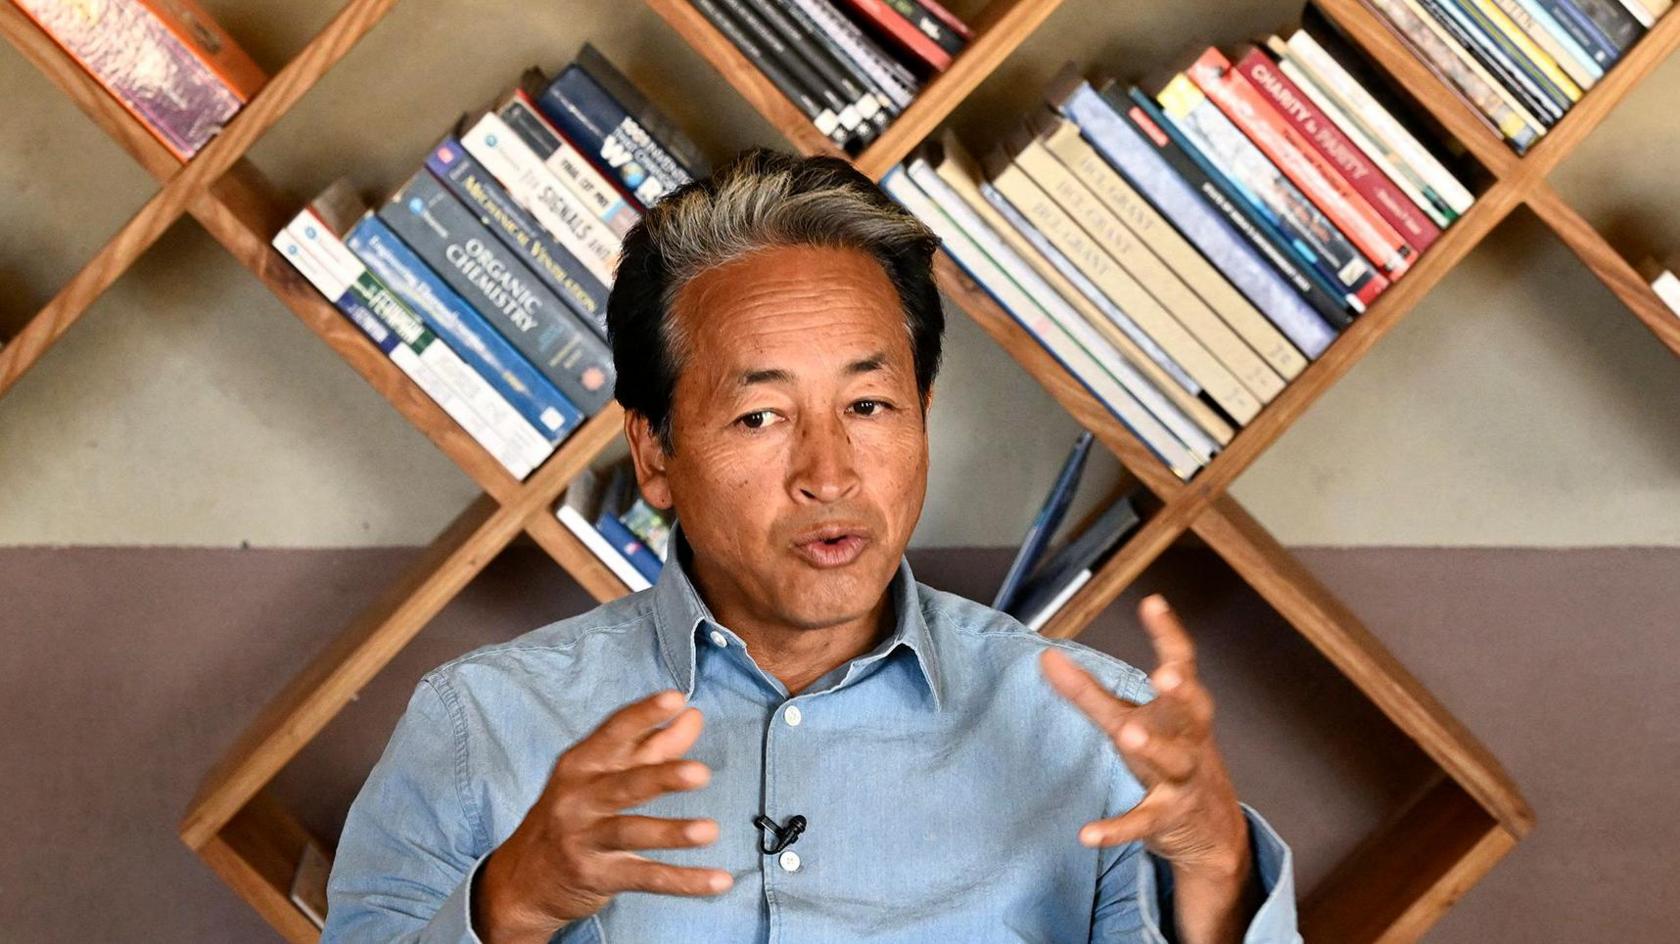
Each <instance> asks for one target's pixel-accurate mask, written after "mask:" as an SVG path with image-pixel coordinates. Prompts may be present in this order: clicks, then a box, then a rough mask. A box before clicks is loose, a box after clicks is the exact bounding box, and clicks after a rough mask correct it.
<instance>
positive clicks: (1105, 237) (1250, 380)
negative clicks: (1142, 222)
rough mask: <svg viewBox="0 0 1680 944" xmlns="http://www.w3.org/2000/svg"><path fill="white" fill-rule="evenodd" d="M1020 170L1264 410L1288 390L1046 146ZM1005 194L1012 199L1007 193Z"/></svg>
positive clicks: (1028, 151)
mask: <svg viewBox="0 0 1680 944" xmlns="http://www.w3.org/2000/svg"><path fill="white" fill-rule="evenodd" d="M1015 165H1016V166H1017V167H1019V168H1020V169H1021V170H1022V171H1023V172H1024V173H1025V174H1026V175H1027V177H1028V178H1029V179H1031V180H1032V182H1033V183H1035V184H1037V185H1038V188H1039V190H1041V191H1042V192H1043V193H1044V195H1045V196H1048V197H1049V198H1050V199H1051V201H1052V202H1054V203H1055V204H1056V205H1057V206H1059V207H1061V209H1062V212H1063V213H1065V214H1067V216H1068V217H1069V218H1071V219H1072V220H1073V221H1074V222H1076V223H1078V224H1079V226H1080V227H1081V228H1082V229H1083V230H1084V231H1085V233H1086V234H1087V235H1088V236H1090V237H1091V238H1092V239H1094V240H1095V241H1096V243H1097V245H1100V246H1102V247H1103V248H1104V249H1106V250H1107V251H1108V254H1109V255H1110V256H1112V257H1113V258H1114V259H1115V261H1117V262H1119V263H1120V265H1121V266H1122V267H1123V268H1125V269H1126V271H1127V272H1129V273H1130V274H1131V276H1132V277H1133V278H1134V279H1136V280H1137V282H1138V284H1139V285H1142V286H1143V288H1144V290H1145V291H1147V292H1148V293H1149V294H1150V295H1151V296H1152V297H1153V298H1154V299H1155V300H1156V301H1157V302H1159V303H1160V305H1161V307H1162V308H1164V309H1166V310H1167V313H1168V314H1170V315H1171V316H1172V317H1173V319H1174V320H1176V321H1177V322H1178V324H1179V325H1181V326H1182V327H1183V328H1184V330H1185V331H1187V332H1188V333H1189V334H1190V336H1191V337H1193V338H1195V339H1196V340H1197V341H1199V342H1200V343H1201V344H1202V346H1203V347H1204V348H1206V349H1207V351H1208V352H1209V353H1210V354H1212V355H1213V356H1214V358H1215V359H1216V360H1218V362H1219V363H1220V365H1221V366H1223V367H1224V368H1225V369H1226V370H1228V371H1230V373H1231V374H1232V376H1234V377H1235V378H1236V379H1237V382H1238V383H1240V384H1241V385H1242V386H1243V388H1244V389H1246V390H1247V391H1248V392H1249V393H1250V394H1252V395H1253V396H1254V399H1255V400H1257V401H1259V402H1260V403H1261V404H1262V405H1264V404H1266V403H1270V402H1271V401H1272V398H1274V397H1276V396H1277V395H1278V394H1279V393H1280V392H1282V391H1283V378H1281V377H1279V376H1278V375H1277V372H1276V371H1274V370H1272V369H1271V367H1270V366H1268V365H1267V364H1266V362H1265V360H1263V359H1262V358H1261V357H1260V356H1259V355H1258V354H1256V353H1254V351H1252V350H1251V349H1249V347H1248V345H1246V344H1244V343H1243V341H1242V339H1241V338H1239V337H1237V334H1236V332H1235V331H1232V330H1231V328H1230V326H1229V325H1227V324H1225V322H1223V321H1221V320H1220V319H1219V316H1218V315H1216V314H1214V312H1213V309H1211V308H1209V307H1208V305H1207V303H1206V302H1204V301H1202V300H1201V298H1200V297H1198V296H1197V295H1196V293H1194V292H1192V291H1190V288H1189V286H1187V285H1185V284H1184V282H1183V281H1182V280H1181V279H1179V277H1178V276H1177V275H1176V274H1175V273H1174V272H1173V271H1172V269H1171V268H1170V267H1169V266H1168V265H1167V264H1166V263H1165V262H1164V261H1162V259H1161V258H1160V256H1158V255H1157V254H1156V252H1155V249H1154V248H1153V247H1151V246H1150V245H1148V244H1147V243H1145V242H1144V241H1143V240H1141V239H1139V238H1138V236H1137V234H1136V233H1134V232H1132V231H1131V230H1130V229H1129V228H1127V226H1126V225H1125V224H1124V223H1122V222H1121V221H1120V220H1119V218H1117V217H1115V215H1114V214H1112V213H1110V212H1109V211H1108V208H1107V207H1105V206H1103V204H1102V202H1101V201H1100V200H1098V199H1097V196H1096V194H1094V193H1092V192H1091V191H1090V190H1088V189H1086V187H1085V186H1084V185H1083V184H1081V183H1080V182H1079V181H1078V180H1076V179H1075V178H1074V176H1073V175H1072V174H1071V173H1069V172H1068V170H1067V168H1065V167H1063V166H1062V165H1061V163H1060V162H1059V161H1057V160H1056V159H1055V158H1054V157H1053V156H1051V154H1050V152H1049V151H1046V150H1044V147H1043V145H1041V144H1038V143H1037V142H1033V143H1031V144H1029V145H1028V146H1027V147H1025V148H1024V149H1022V151H1021V152H1020V153H1019V154H1017V155H1016V156H1015ZM999 189H1000V190H1001V189H1002V188H999ZM1004 195H1005V196H1008V193H1007V191H1006V192H1005V193H1004ZM1028 219H1031V217H1030V216H1029V217H1028Z"/></svg>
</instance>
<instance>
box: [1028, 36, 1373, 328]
mask: <svg viewBox="0 0 1680 944" xmlns="http://www.w3.org/2000/svg"><path fill="white" fill-rule="evenodd" d="M1045 97H1046V99H1047V100H1048V102H1049V103H1050V106H1051V108H1053V109H1055V110H1056V111H1057V112H1058V113H1060V114H1062V115H1064V116H1065V117H1067V118H1068V119H1070V120H1072V121H1073V122H1074V123H1075V124H1076V125H1077V126H1078V128H1079V131H1080V135H1081V138H1082V140H1083V141H1086V142H1088V143H1089V145H1090V147H1091V149H1092V150H1093V151H1096V152H1098V153H1100V154H1101V156H1102V158H1103V159H1104V160H1105V161H1106V162H1107V163H1108V165H1109V166H1111V167H1112V168H1113V169H1114V170H1115V171H1116V172H1117V173H1119V174H1121V175H1122V176H1123V177H1124V179H1125V180H1126V181H1127V182H1128V183H1130V184H1131V185H1132V186H1134V187H1136V188H1137V190H1138V192H1139V193H1141V194H1142V195H1143V196H1144V198H1145V199H1147V200H1148V201H1149V202H1150V204H1151V205H1152V206H1154V207H1155V209H1156V210H1157V211H1159V212H1160V213H1161V215H1162V216H1163V217H1164V218H1165V219H1166V220H1167V221H1168V222H1170V223H1171V224H1172V226H1173V227H1174V228H1176V229H1177V230H1178V232H1180V233H1182V234H1183V236H1184V238H1186V239H1187V240H1189V241H1190V243H1191V244H1192V245H1193V246H1195V248H1196V249H1197V251H1199V252H1200V253H1201V254H1202V255H1203V256H1204V257H1205V258H1206V259H1207V260H1208V262H1209V263H1210V264H1212V265H1213V266H1214V267H1216V268H1217V269H1218V270H1219V272H1220V274H1222V275H1223V276H1224V277H1226V278H1228V279H1230V280H1231V284H1232V285H1233V286H1235V287H1236V289H1237V290H1238V291H1240V292H1241V293H1242V294H1243V295H1244V296H1245V297H1246V298H1247V299H1248V300H1249V301H1250V302H1252V303H1253V304H1254V305H1255V306H1257V307H1258V308H1259V309H1260V310H1261V311H1263V312H1265V314H1266V317H1268V318H1270V319H1271V320H1272V322H1273V323H1274V324H1276V325H1277V326H1278V327H1279V328H1281V329H1282V330H1284V331H1285V332H1286V333H1287V334H1288V335H1289V339H1290V341H1291V342H1292V343H1293V344H1294V345H1295V346H1296V348H1298V349H1299V350H1300V351H1301V352H1302V353H1303V354H1305V355H1306V356H1307V357H1309V358H1316V357H1318V356H1319V355H1320V354H1321V353H1323V351H1324V349H1325V348H1326V347H1328V346H1329V343H1330V341H1331V340H1333V339H1334V337H1335V329H1334V328H1332V327H1331V324H1330V322H1329V321H1328V320H1326V318H1325V316H1323V315H1321V314H1319V313H1318V312H1317V311H1316V306H1315V305H1313V304H1311V302H1310V301H1309V298H1310V296H1309V295H1308V294H1307V293H1309V292H1311V291H1312V290H1313V288H1314V287H1313V285H1312V283H1311V282H1309V281H1308V280H1307V279H1306V277H1305V276H1300V280H1301V281H1300V285H1299V291H1297V290H1296V289H1297V286H1296V285H1295V284H1294V283H1292V282H1291V281H1289V277H1288V276H1287V275H1286V274H1284V273H1283V271H1282V269H1281V265H1280V267H1279V268H1273V267H1272V266H1273V264H1272V263H1271V262H1270V260H1269V259H1268V256H1267V255H1266V254H1265V251H1264V249H1262V248H1261V246H1260V245H1258V244H1257V243H1250V242H1247V240H1248V237H1247V236H1246V235H1245V234H1244V231H1243V230H1242V229H1241V228H1237V227H1236V225H1235V224H1233V223H1231V222H1228V221H1227V220H1226V219H1224V218H1223V217H1222V215H1221V210H1220V208H1218V207H1216V206H1213V205H1210V204H1209V202H1207V200H1206V198H1204V197H1203V196H1202V195H1201V194H1200V193H1198V191H1197V189H1196V188H1197V186H1198V184H1197V183H1195V182H1193V181H1192V179H1191V178H1190V177H1187V176H1184V175H1180V174H1179V173H1178V172H1177V171H1175V170H1174V169H1173V167H1172V165H1171V164H1170V163H1169V162H1168V160H1167V159H1166V158H1164V157H1162V156H1161V155H1160V154H1159V153H1157V150H1156V149H1157V148H1163V149H1170V148H1171V147H1172V146H1173V145H1172V142H1171V141H1170V140H1169V139H1168V138H1167V136H1166V135H1165V133H1163V132H1161V131H1160V129H1158V128H1154V127H1153V126H1151V127H1150V129H1149V130H1150V132H1152V133H1151V134H1149V135H1148V136H1147V137H1146V136H1145V134H1144V133H1143V132H1141V131H1140V130H1139V129H1138V128H1134V127H1133V126H1132V125H1131V124H1129V123H1128V122H1127V121H1126V120H1124V119H1122V118H1121V116H1120V115H1119V114H1118V113H1117V112H1116V111H1115V110H1114V109H1113V108H1112V107H1110V105H1109V104H1108V103H1107V102H1105V101H1104V100H1103V99H1102V98H1101V97H1099V96H1098V95H1097V94H1096V92H1095V90H1093V89H1092V88H1091V86H1090V83H1088V82H1086V81H1085V80H1084V78H1083V77H1081V76H1080V75H1079V73H1078V71H1077V70H1075V69H1073V68H1072V67H1071V66H1070V67H1065V68H1063V69H1062V71H1061V72H1059V73H1058V74H1057V76H1056V78H1055V79H1054V80H1053V81H1052V82H1051V84H1050V85H1049V86H1048V87H1047V89H1046V91H1045ZM1065 159H1066V158H1065V157H1064V160H1065ZM1203 181H1204V182H1205V178H1203ZM1208 186H1211V184H1208ZM1099 192H1100V190H1099ZM1239 219H1240V218H1239ZM1241 222H1242V223H1246V220H1241ZM1265 248H1266V249H1270V246H1269V244H1268V245H1266V247H1265ZM1276 251H1277V250H1275V249H1272V250H1271V252H1274V253H1275V252H1276ZM1279 262H1280V263H1281V264H1282V265H1288V266H1290V267H1291V269H1292V270H1293V263H1289V262H1288V261H1287V260H1283V259H1280V260H1279ZM1294 271H1296V272H1297V274H1298V270H1294ZM1320 295H1321V296H1323V297H1322V298H1321V303H1322V304H1324V305H1326V307H1328V308H1329V309H1330V310H1332V311H1335V312H1338V313H1339V312H1340V307H1339V305H1337V304H1336V303H1335V302H1334V300H1333V299H1331V298H1330V297H1329V296H1328V294H1327V293H1322V292H1321V293H1320Z"/></svg>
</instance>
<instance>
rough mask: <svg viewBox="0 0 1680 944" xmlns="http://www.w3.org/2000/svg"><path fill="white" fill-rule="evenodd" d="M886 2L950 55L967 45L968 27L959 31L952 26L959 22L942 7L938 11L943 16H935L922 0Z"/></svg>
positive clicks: (960, 50)
mask: <svg viewBox="0 0 1680 944" xmlns="http://www.w3.org/2000/svg"><path fill="white" fill-rule="evenodd" d="M886 4H887V6H888V7H890V8H892V11H893V12H894V13H897V14H898V15H899V16H902V17H904V19H905V21H906V22H908V23H909V24H910V25H911V26H913V27H915V28H916V30H917V31H918V32H920V33H921V34H922V35H924V36H926V37H928V38H929V39H931V40H933V41H934V43H935V44H936V45H938V46H939V48H940V49H943V50H945V52H946V53H948V54H950V55H951V56H953V57H955V56H956V55H957V54H959V53H961V52H962V51H963V49H964V48H965V47H966V46H967V45H968V37H969V32H968V28H967V27H966V26H964V27H962V28H961V30H960V31H959V30H957V29H954V28H952V24H957V25H958V26H961V23H959V22H958V20H957V18H956V17H954V16H952V15H951V13H950V11H948V10H945V9H944V8H943V7H941V8H940V13H942V14H944V16H935V15H934V13H933V11H932V10H930V9H928V6H927V4H925V3H923V2H922V0H886Z"/></svg>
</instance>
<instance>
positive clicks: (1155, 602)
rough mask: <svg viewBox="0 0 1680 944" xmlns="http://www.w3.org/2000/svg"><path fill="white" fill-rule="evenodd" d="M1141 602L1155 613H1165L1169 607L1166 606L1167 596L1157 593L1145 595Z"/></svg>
mask: <svg viewBox="0 0 1680 944" xmlns="http://www.w3.org/2000/svg"><path fill="white" fill-rule="evenodd" d="M1143 604H1144V606H1147V607H1149V609H1150V610H1151V611H1152V612H1155V613H1165V612H1166V611H1167V610H1168V609H1169V608H1168V606H1167V598H1166V597H1164V596H1162V595H1160V594H1159V593H1154V594H1150V595H1149V596H1148V597H1145V598H1144V601H1143Z"/></svg>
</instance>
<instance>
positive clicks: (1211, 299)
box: [1039, 120, 1307, 379]
mask: <svg viewBox="0 0 1680 944" xmlns="http://www.w3.org/2000/svg"><path fill="white" fill-rule="evenodd" d="M1039 140H1040V141H1042V142H1043V146H1044V148H1045V150H1047V151H1048V152H1049V153H1050V154H1051V155H1053V156H1054V157H1055V159H1056V160H1057V161H1058V162H1059V163H1060V164H1061V165H1062V166H1063V167H1065V168H1066V169H1067V171H1068V173H1070V174H1072V175H1073V177H1074V178H1075V179H1076V180H1078V181H1079V182H1080V183H1081V184H1083V185H1084V186H1085V187H1086V188H1087V189H1089V190H1090V192H1091V193H1092V194H1094V195H1095V196H1096V197H1097V199H1099V200H1101V201H1102V203H1103V205H1104V206H1106V207H1107V208H1108V210H1109V212H1110V213H1112V214H1113V215H1114V216H1115V217H1116V218H1118V219H1121V220H1124V221H1125V224H1126V226H1127V227H1128V228H1130V229H1131V231H1132V232H1134V233H1136V234H1137V237H1138V238H1139V239H1141V240H1143V241H1144V243H1145V244H1147V245H1149V246H1151V247H1152V248H1154V249H1155V251H1156V252H1157V253H1159V254H1160V255H1161V257H1162V258H1163V259H1165V260H1166V262H1167V264H1168V265H1169V266H1171V267H1172V270H1173V272H1175V273H1176V274H1177V275H1178V276H1179V277H1180V278H1181V279H1183V280H1184V283H1185V284H1186V285H1187V286H1189V288H1190V289H1191V291H1194V292H1195V293H1196V295H1197V296H1199V297H1200V298H1202V299H1203V300H1205V301H1206V303H1207V304H1208V305H1209V306H1210V307H1212V308H1213V310H1214V311H1216V312H1217V313H1218V314H1219V317H1220V318H1221V319H1223V320H1224V321H1225V323H1226V324H1228V325H1230V326H1231V328H1232V329H1233V330H1235V331H1236V332H1237V333H1238V334H1239V335H1241V337H1242V339H1243V340H1244V341H1245V342H1247V344H1248V345H1249V347H1251V348H1253V349H1254V350H1255V352H1256V353H1258V354H1259V355H1260V356H1261V357H1263V358H1265V359H1266V363H1267V364H1269V365H1270V366H1271V368H1272V369H1273V370H1275V371H1277V373H1278V374H1279V375H1281V376H1282V377H1283V378H1284V379H1290V378H1293V377H1295V376H1296V375H1297V374H1299V373H1300V372H1301V371H1302V370H1303V369H1305V368H1306V366H1307V360H1306V358H1305V357H1303V356H1302V355H1301V352H1300V351H1299V350H1297V349H1296V348H1295V346H1294V345H1292V344H1291V343H1290V342H1289V341H1287V340H1285V339H1284V336H1283V334H1281V333H1280V332H1279V331H1278V329H1277V328H1276V327H1274V326H1273V325H1272V324H1271V322H1269V321H1267V320H1266V318H1265V317H1264V316H1262V315H1261V314H1260V312H1258V311H1256V310H1255V309H1254V307H1253V306H1252V305H1250V304H1249V303H1248V300H1247V299H1245V298H1243V297H1242V295H1241V293H1239V292H1238V291H1237V290H1236V288H1235V287H1233V286H1232V284H1231V283H1230V282H1229V281H1227V280H1226V278H1225V276H1223V275H1221V274H1220V273H1219V272H1218V270H1216V269H1214V268H1213V266H1211V265H1209V264H1208V261H1207V260H1206V259H1204V258H1202V257H1201V255H1199V254H1198V253H1197V252H1196V250H1195V248H1194V247H1193V246H1191V245H1190V244H1189V243H1188V242H1186V241H1185V239H1184V237H1183V236H1180V235H1179V234H1178V233H1177V232H1176V231H1175V230H1174V229H1173V228H1172V225H1171V224H1169V223H1168V222H1167V221H1166V220H1165V219H1163V218H1162V216H1161V214H1160V213H1158V212H1156V210H1155V208H1154V207H1152V206H1150V205H1149V201H1147V200H1145V199H1144V198H1143V195H1142V194H1140V193H1138V192H1137V190H1136V189H1134V188H1133V187H1132V185H1131V184H1129V183H1127V182H1126V180H1125V178H1123V177H1122V176H1121V175H1120V174H1119V173H1118V172H1117V171H1115V170H1114V168H1112V167H1109V166H1108V165H1107V164H1106V163H1104V162H1103V159H1102V158H1101V157H1099V156H1098V155H1097V153H1096V152H1095V151H1093V150H1091V146H1090V145H1088V144H1086V143H1085V142H1084V141H1083V140H1082V139H1081V138H1080V137H1079V126H1078V125H1075V124H1074V123H1073V122H1071V121H1066V120H1063V121H1059V122H1057V126H1056V129H1055V131H1054V132H1053V133H1052V134H1050V135H1049V136H1047V137H1041V138H1040V139H1039Z"/></svg>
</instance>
